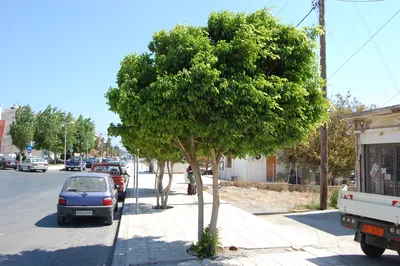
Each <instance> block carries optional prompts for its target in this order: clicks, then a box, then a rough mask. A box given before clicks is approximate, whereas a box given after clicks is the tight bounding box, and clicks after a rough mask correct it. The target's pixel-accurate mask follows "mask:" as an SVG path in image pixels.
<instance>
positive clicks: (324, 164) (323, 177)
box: [318, 0, 328, 210]
mask: <svg viewBox="0 0 400 266" xmlns="http://www.w3.org/2000/svg"><path fill="white" fill-rule="evenodd" d="M318 7H319V25H320V26H321V27H322V28H323V30H324V34H322V35H321V36H320V46H321V47H320V67H321V78H322V79H323V81H324V84H323V87H322V93H323V95H324V97H325V99H326V98H327V87H326V34H325V0H319V3H318ZM319 175H320V178H319V179H320V181H319V182H320V209H321V210H326V208H327V197H328V132H327V129H326V124H323V125H322V126H321V166H320V173H319Z"/></svg>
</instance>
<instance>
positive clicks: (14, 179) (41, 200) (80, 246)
mask: <svg viewBox="0 0 400 266" xmlns="http://www.w3.org/2000/svg"><path fill="white" fill-rule="evenodd" d="M74 172H77V171H74ZM71 174H72V173H71V172H65V171H59V170H48V171H47V172H46V173H42V172H33V173H28V172H19V171H14V170H0V265H18V266H19V265H61V266H62V265H68V266H70V265H111V262H112V261H111V260H112V254H113V249H114V241H115V236H116V233H117V232H116V231H117V228H118V224H119V219H120V216H121V210H122V203H121V202H120V203H119V210H118V212H117V213H116V214H115V215H114V223H113V225H111V226H107V225H105V224H104V221H103V220H101V219H95V218H90V217H84V218H79V219H73V220H69V221H68V222H67V224H66V225H63V226H58V225H57V216H56V212H57V208H56V204H57V200H58V195H59V192H60V190H61V187H62V185H63V183H64V181H65V179H66V177H67V176H69V175H71Z"/></svg>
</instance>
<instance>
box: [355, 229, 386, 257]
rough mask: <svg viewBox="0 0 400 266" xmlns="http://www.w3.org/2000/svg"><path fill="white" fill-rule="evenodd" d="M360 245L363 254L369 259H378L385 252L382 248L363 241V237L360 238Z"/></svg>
mask: <svg viewBox="0 0 400 266" xmlns="http://www.w3.org/2000/svg"><path fill="white" fill-rule="evenodd" d="M360 245H361V249H362V251H363V252H364V254H365V255H367V256H368V257H371V258H379V257H380V256H381V255H382V254H383V252H385V249H384V248H381V247H377V246H373V245H370V244H368V243H367V242H366V241H365V235H363V236H362V237H361V241H360Z"/></svg>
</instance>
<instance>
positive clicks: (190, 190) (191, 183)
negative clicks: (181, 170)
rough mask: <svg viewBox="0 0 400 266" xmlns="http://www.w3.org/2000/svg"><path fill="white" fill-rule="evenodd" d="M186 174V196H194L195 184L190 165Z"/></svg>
mask: <svg viewBox="0 0 400 266" xmlns="http://www.w3.org/2000/svg"><path fill="white" fill-rule="evenodd" d="M186 172H187V174H188V179H189V184H188V195H196V182H195V179H194V173H193V170H192V167H191V166H190V165H189V167H188V168H187V169H186Z"/></svg>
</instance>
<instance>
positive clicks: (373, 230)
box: [362, 224, 385, 236]
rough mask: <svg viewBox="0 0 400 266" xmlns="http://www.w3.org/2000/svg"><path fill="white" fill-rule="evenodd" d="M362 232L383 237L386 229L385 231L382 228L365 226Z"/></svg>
mask: <svg viewBox="0 0 400 266" xmlns="http://www.w3.org/2000/svg"><path fill="white" fill-rule="evenodd" d="M362 231H363V232H364V233H368V234H371V235H376V236H383V234H384V233H385V229H383V228H381V227H377V226H373V225H369V224H364V225H363V227H362Z"/></svg>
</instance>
